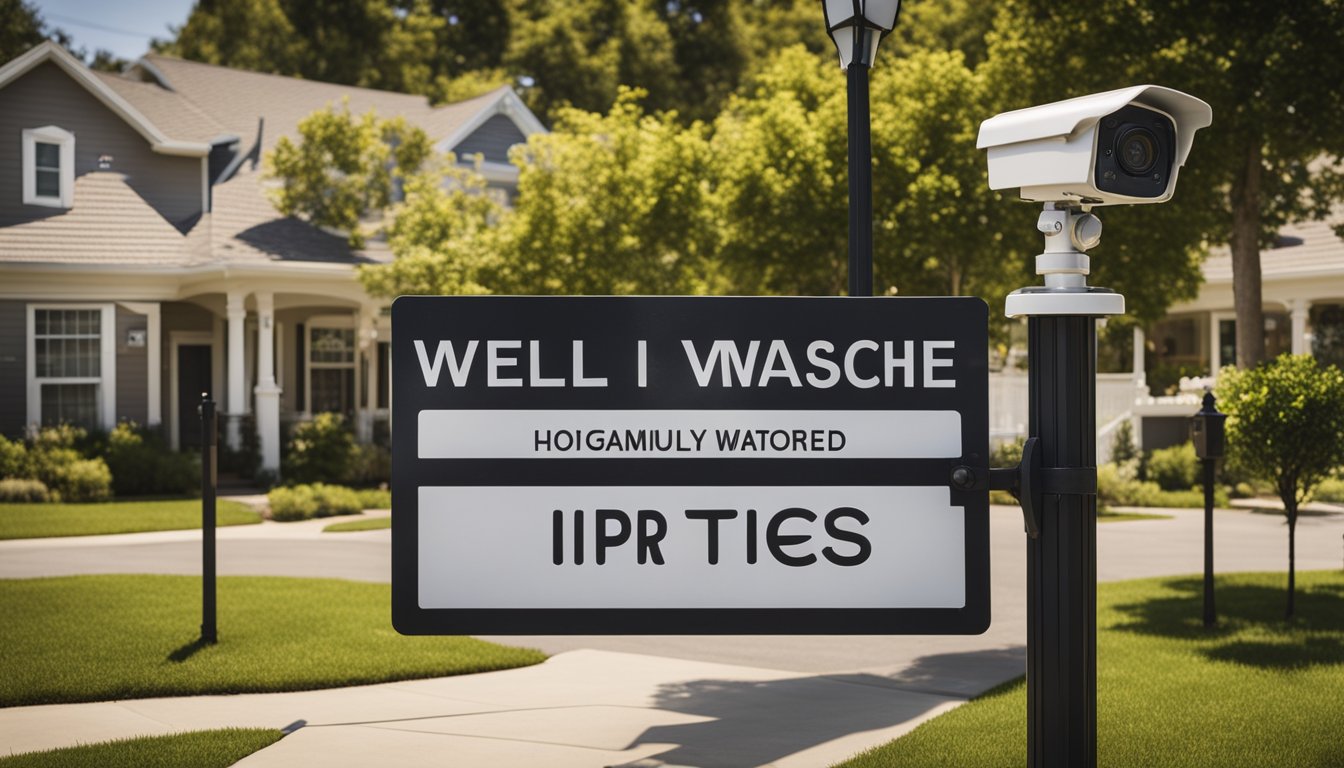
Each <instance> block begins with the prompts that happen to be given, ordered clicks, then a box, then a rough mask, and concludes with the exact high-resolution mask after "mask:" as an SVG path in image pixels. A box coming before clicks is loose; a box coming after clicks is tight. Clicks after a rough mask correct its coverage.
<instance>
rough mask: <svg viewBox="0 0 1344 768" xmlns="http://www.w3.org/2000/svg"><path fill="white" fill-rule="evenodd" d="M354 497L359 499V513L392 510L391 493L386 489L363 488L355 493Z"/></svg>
mask: <svg viewBox="0 0 1344 768" xmlns="http://www.w3.org/2000/svg"><path fill="white" fill-rule="evenodd" d="M355 495H356V496H358V497H359V506H360V510H361V511H362V510H365V509H391V508H392V492H391V491H389V490H387V489H386V488H363V489H361V490H357V491H355Z"/></svg>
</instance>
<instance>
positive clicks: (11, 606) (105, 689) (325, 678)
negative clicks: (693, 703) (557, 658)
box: [0, 576, 545, 707]
mask: <svg viewBox="0 0 1344 768" xmlns="http://www.w3.org/2000/svg"><path fill="white" fill-rule="evenodd" d="M218 595H219V597H218V599H219V614H218V616H219V619H218V623H219V643H218V644H217V645H202V644H201V643H199V626H200V621H201V613H200V611H201V580H200V579H199V578H198V577H190V576H68V577H60V578H47V579H18V580H8V579H7V580H0V616H3V617H4V621H0V648H3V649H4V653H3V654H0V706H4V707H13V706H20V705H28V704H51V703H57V702H77V701H106V700H110V699H136V698H145V697H149V696H191V695H198V694H215V693H262V692H271V691H297V690H309V689H313V688H331V687H336V686H345V685H360V684H366V683H381V682H388V681H392V680H407V679H412V678H424V677H438V676H442V675H459V674H467V673H471V672H486V671H490V670H496V669H507V668H510V667H519V666H524V665H527V664H535V663H537V662H540V661H542V660H543V659H544V658H545V656H544V655H543V654H542V653H540V652H539V651H534V650H529V649H523V648H509V647H505V646H502V645H496V644H494V643H487V642H484V641H482V640H476V639H474V638H470V637H403V636H401V635H399V634H397V632H396V630H394V629H393V628H392V622H391V619H390V616H391V604H390V601H391V590H390V588H389V586H388V585H386V584H365V583H359V582H350V581H339V580H335V579H290V578H274V577H247V576H226V577H221V578H220V579H219V591H218Z"/></svg>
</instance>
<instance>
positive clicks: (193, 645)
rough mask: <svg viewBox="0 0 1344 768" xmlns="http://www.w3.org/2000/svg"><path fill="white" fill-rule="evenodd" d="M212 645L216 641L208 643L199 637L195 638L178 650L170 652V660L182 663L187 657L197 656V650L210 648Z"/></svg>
mask: <svg viewBox="0 0 1344 768" xmlns="http://www.w3.org/2000/svg"><path fill="white" fill-rule="evenodd" d="M212 645H214V643H207V642H206V641H205V640H203V639H201V638H199V637H198V638H196V639H195V640H192V641H191V642H190V643H187V644H186V645H184V646H182V647H181V648H178V649H177V650H175V651H173V652H172V653H170V654H168V661H171V662H174V663H176V664H181V663H182V662H184V661H186V660H187V659H190V658H191V657H192V656H195V655H196V652H197V651H200V650H203V649H205V648H209V647H210V646H212Z"/></svg>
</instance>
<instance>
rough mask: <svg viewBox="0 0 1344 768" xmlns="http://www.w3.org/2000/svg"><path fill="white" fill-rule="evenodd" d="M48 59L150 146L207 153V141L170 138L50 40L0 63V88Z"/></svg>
mask: <svg viewBox="0 0 1344 768" xmlns="http://www.w3.org/2000/svg"><path fill="white" fill-rule="evenodd" d="M48 61H49V62H51V63H53V64H55V65H56V66H57V67H59V68H60V69H61V70H62V71H63V72H65V74H66V75H68V76H69V77H70V79H71V80H74V81H75V82H76V83H78V84H79V85H81V86H83V87H84V88H85V90H87V91H88V92H89V93H90V94H92V95H93V96H94V98H96V99H98V100H99V101H100V102H102V103H103V104H104V105H105V106H106V107H107V108H108V109H110V110H112V112H113V113H115V114H116V115H117V116H118V117H120V118H121V119H122V120H124V121H125V122H126V123H127V124H128V125H130V126H131V127H132V128H134V129H135V130H136V131H137V132H138V133H139V134H140V135H141V136H143V137H144V138H145V140H146V141H148V142H149V144H150V147H151V148H152V149H153V150H154V151H155V152H158V153H160V154H165V155H186V156H189V157H201V156H204V155H207V154H209V152H210V145H209V144H208V143H205V142H199V141H182V140H179V139H172V138H169V137H168V135H167V134H165V133H164V132H163V131H162V130H161V129H160V128H159V127H158V126H156V125H155V124H154V123H152V122H150V120H149V118H147V117H146V116H145V115H144V113H142V112H141V111H140V110H139V109H137V108H136V107H135V106H132V104H131V103H130V102H129V101H127V100H126V99H125V98H124V97H123V96H122V95H121V94H119V93H117V91H115V90H113V89H112V88H111V87H110V86H109V85H108V84H107V83H105V82H103V80H102V79H101V78H99V77H97V76H96V75H94V74H93V72H92V71H90V70H89V68H88V67H86V66H84V64H83V62H81V61H79V60H78V59H76V58H75V57H74V56H71V55H70V53H69V52H67V51H66V50H65V49H64V48H62V47H61V46H59V45H57V44H56V43H53V42H51V41H50V40H48V41H46V42H43V43H41V44H39V45H37V46H36V47H34V48H33V49H32V50H30V51H28V52H27V53H25V54H23V55H22V56H20V57H18V58H17V59H14V60H13V61H11V62H9V63H8V64H5V65H4V66H3V67H0V88H4V87H5V86H6V85H8V84H9V83H11V82H13V81H14V80H17V79H18V78H20V77H23V76H24V75H25V74H27V73H28V72H30V71H31V70H32V69H33V68H34V67H37V66H38V65H40V64H42V63H44V62H48Z"/></svg>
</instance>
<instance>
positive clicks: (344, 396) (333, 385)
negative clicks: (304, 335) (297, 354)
mask: <svg viewBox="0 0 1344 768" xmlns="http://www.w3.org/2000/svg"><path fill="white" fill-rule="evenodd" d="M308 381H309V387H308V400H309V408H310V410H311V412H312V413H326V412H330V413H340V414H344V415H345V416H347V417H352V416H354V413H355V394H356V390H355V329H354V328H324V327H320V326H319V327H311V328H309V330H308Z"/></svg>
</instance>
